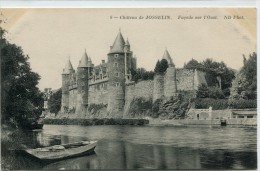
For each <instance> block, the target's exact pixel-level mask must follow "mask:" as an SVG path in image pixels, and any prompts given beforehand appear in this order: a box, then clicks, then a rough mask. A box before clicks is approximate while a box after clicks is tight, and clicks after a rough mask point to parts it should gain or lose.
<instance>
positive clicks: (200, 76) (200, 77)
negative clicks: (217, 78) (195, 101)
mask: <svg viewBox="0 0 260 171" xmlns="http://www.w3.org/2000/svg"><path fill="white" fill-rule="evenodd" d="M201 84H206V85H207V81H206V78H205V73H204V72H202V71H198V70H196V71H195V73H194V89H195V90H198V87H199V86H200V85H201Z"/></svg>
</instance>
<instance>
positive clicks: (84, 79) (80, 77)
mask: <svg viewBox="0 0 260 171" xmlns="http://www.w3.org/2000/svg"><path fill="white" fill-rule="evenodd" d="M90 68H91V64H90V62H89V59H88V55H87V53H86V51H85V53H84V54H83V56H82V58H81V60H80V62H79V66H78V68H77V91H78V94H77V107H76V113H82V112H84V111H85V109H86V107H87V105H88V76H89V72H90Z"/></svg>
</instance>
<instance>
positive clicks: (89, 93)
mask: <svg viewBox="0 0 260 171" xmlns="http://www.w3.org/2000/svg"><path fill="white" fill-rule="evenodd" d="M163 58H164V59H166V60H167V61H168V64H169V67H168V69H167V71H166V72H165V74H164V75H155V77H154V80H153V83H151V82H149V81H147V82H142V83H140V84H139V83H135V82H134V81H132V73H131V71H133V70H136V69H137V59H136V57H134V56H133V52H132V51H131V46H130V43H129V41H128V40H126V41H125V40H124V38H123V36H122V34H121V32H119V33H118V35H117V37H116V39H115V41H114V44H113V46H111V47H110V50H109V52H108V54H107V62H105V60H102V62H101V63H100V64H99V65H97V66H94V64H93V63H92V61H91V58H90V57H89V56H88V55H87V53H86V52H84V54H83V56H82V58H81V60H80V61H79V64H78V67H77V69H76V71H75V70H74V69H73V66H72V64H71V62H70V60H69V59H68V61H67V64H66V66H65V68H64V69H63V72H62V107H61V112H65V113H66V112H68V111H75V112H76V113H80V112H84V111H85V110H86V109H87V107H88V105H90V104H104V105H107V111H108V113H115V114H120V113H122V112H123V111H124V108H125V106H126V104H127V103H129V101H130V100H131V99H133V98H134V97H135V96H145V97H147V98H152V99H153V101H155V100H156V99H159V98H170V97H171V96H175V95H176V93H177V92H178V91H179V90H183V91H194V90H197V89H198V86H199V85H200V84H202V83H203V84H207V82H206V79H205V74H204V73H203V72H201V71H197V70H195V71H194V70H187V69H176V68H175V65H174V63H173V61H172V58H171V56H170V54H169V52H168V51H167V50H165V53H164V55H163ZM142 89H143V90H144V91H142ZM148 89H149V90H148ZM117 116H119V115H117ZM119 117H120V116H119Z"/></svg>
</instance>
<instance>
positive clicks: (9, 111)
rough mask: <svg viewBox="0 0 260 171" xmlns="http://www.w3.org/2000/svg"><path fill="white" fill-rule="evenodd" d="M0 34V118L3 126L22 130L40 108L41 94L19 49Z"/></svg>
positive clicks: (39, 112)
mask: <svg viewBox="0 0 260 171" xmlns="http://www.w3.org/2000/svg"><path fill="white" fill-rule="evenodd" d="M0 31H1V40H0V41H1V42H0V44H1V80H2V82H1V84H2V85H1V92H2V96H1V113H2V115H1V117H2V122H3V123H12V124H13V125H14V126H20V127H26V126H27V125H28V124H29V123H30V122H32V120H36V119H37V118H38V117H39V116H40V114H41V111H42V108H43V93H42V92H40V90H39V89H38V87H37V84H38V81H39V79H40V76H39V75H38V74H37V73H35V72H33V71H32V70H31V68H30V63H29V62H28V60H29V57H28V56H26V55H24V54H23V51H22V49H21V48H20V47H18V46H16V45H15V44H10V43H9V42H8V41H7V40H6V39H5V37H4V31H3V30H2V29H1V28H0Z"/></svg>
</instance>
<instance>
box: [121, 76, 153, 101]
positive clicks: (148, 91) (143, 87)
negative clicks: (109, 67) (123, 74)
mask: <svg viewBox="0 0 260 171" xmlns="http://www.w3.org/2000/svg"><path fill="white" fill-rule="evenodd" d="M153 86H154V85H153V80H143V81H139V82H137V83H136V84H130V85H127V86H126V90H125V94H126V96H125V99H126V100H125V103H126V104H127V103H131V101H132V100H133V99H134V98H140V97H142V98H144V99H145V100H149V99H152V98H153Z"/></svg>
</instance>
